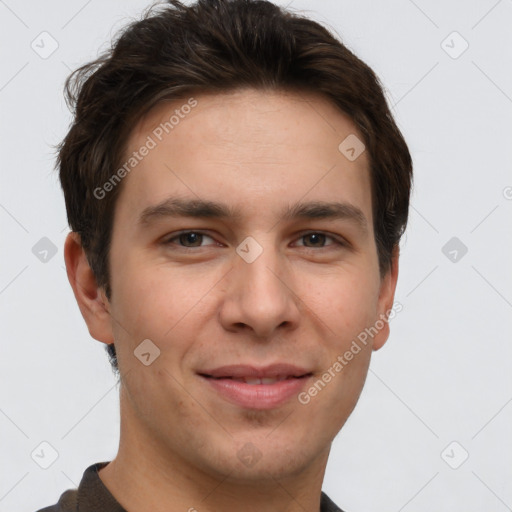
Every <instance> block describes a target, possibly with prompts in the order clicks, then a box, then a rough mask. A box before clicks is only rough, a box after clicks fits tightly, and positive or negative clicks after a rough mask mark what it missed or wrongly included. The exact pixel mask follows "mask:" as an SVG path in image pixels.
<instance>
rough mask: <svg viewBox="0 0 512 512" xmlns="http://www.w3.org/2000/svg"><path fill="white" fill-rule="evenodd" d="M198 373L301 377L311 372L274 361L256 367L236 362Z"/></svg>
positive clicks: (261, 377) (232, 375) (257, 376)
mask: <svg viewBox="0 0 512 512" xmlns="http://www.w3.org/2000/svg"><path fill="white" fill-rule="evenodd" d="M197 373H199V374H200V375H208V376H210V377H216V378H220V377H234V378H241V377H254V378H260V379H263V378H265V377H279V376H281V375H286V376H292V377H302V376H304V375H307V374H309V373H311V371H310V370H307V369H306V368H302V367H299V366H294V365H291V364H287V363H275V364H271V365H268V366H262V367H259V368H258V367H256V366H252V365H248V364H236V365H234V364H233V365H227V366H220V367H219V368H212V369H210V370H201V371H200V372H197Z"/></svg>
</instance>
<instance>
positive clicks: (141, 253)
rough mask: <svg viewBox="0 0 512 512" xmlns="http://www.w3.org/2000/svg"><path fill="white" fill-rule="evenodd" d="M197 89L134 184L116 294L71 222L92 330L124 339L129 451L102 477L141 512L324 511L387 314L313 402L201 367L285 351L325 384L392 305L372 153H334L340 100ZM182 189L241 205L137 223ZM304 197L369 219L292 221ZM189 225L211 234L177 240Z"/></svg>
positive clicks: (347, 123)
mask: <svg viewBox="0 0 512 512" xmlns="http://www.w3.org/2000/svg"><path fill="white" fill-rule="evenodd" d="M195 99H196V100H197V101H198V105H197V106H196V107H195V108H194V109H193V110H192V112H191V113H190V114H188V115H187V116H185V117H184V119H181V120H180V122H179V124H178V125H177V126H175V128H174V129H173V130H172V132H170V133H169V134H168V135H166V136H165V137H164V138H163V140H162V141H161V142H160V143H159V144H158V145H157V147H155V148H154V149H152V150H151V151H150V152H149V154H148V155H147V156H146V157H145V158H144V159H143V160H142V161H141V162H140V163H139V164H138V165H137V167H136V168H135V169H134V170H133V171H132V172H131V173H130V174H129V175H128V176H127V177H125V178H124V180H123V182H122V187H123V188H122V191H121V194H120V196H119V198H118V202H117V205H116V210H115V217H114V227H113V233H112V246H111V252H110V268H111V285H112V296H111V300H107V298H106V296H105V294H104V292H103V290H102V289H100V288H98V286H97V285H96V280H95V278H94V275H93V273H92V271H91V269H90V267H89V265H88V264H87V260H86V258H85V255H84V252H83V250H82V248H81V246H80V240H79V238H78V237H77V235H76V234H74V233H71V234H69V236H68V238H67V240H66V244H65V260H66V267H67V271H68V276H69V280H70V283H71V285H72V287H73V290H74V293H75V296H76V299H77V302H78V305H79V307H80V309H81V312H82V314H83V317H84V319H85V321H86V323H87V325H88V328H89V332H90V334H91V335H92V337H93V338H95V339H96V340H99V341H101V342H104V343H112V342H113V341H114V340H115V342H116V348H117V354H118V360H119V366H120V370H121V387H120V404H121V438H120V446H119V452H118V454H117V456H116V458H115V459H114V460H113V461H112V462H111V463H110V464H108V465H107V466H106V467H105V468H104V469H102V470H101V471H100V473H99V475H100V478H101V480H102V481H103V483H104V484H105V485H106V487H107V488H108V489H109V490H110V492H111V493H112V494H113V495H114V497H115V498H116V499H117V501H119V502H120V503H121V505H123V506H124V507H125V508H126V509H127V510H129V511H130V512H138V511H140V512H142V511H145V510H154V511H162V512H163V511H166V512H169V511H178V510H179V511H183V510H190V509H196V510H198V511H200V512H207V511H216V512H221V511H226V512H227V511H232V510H246V511H249V512H252V511H261V510H265V511H276V512H277V511H287V512H292V511H299V510H300V511H302V512H303V511H308V512H313V511H315V512H318V510H319V507H320V491H321V486H322V481H323V476H324V472H325V467H326V464H327V459H328V455H329V451H330V447H331V443H332V441H333V439H334V437H335V436H336V434H337V433H338V432H339V430H340V429H341V428H342V426H343V425H344V423H345V422H346V420H347V418H348V416H349V415H350V414H351V412H352V410H353V408H354V406H355V404H356V402H357V400H358V398H359V395H360V393H361V390H362V388H363V385H364V382H365V379H366V375H367V371H368V365H369V362H370V357H371V353H372V351H373V350H378V349H379V348H380V347H382V345H383V344H384V343H385V341H386V340H387V338H388V335H389V326H388V324H387V323H385V325H384V327H383V328H382V329H381V330H380V331H379V332H378V334H377V335H375V336H374V338H373V339H369V342H368V344H367V345H366V346H362V350H361V351H360V352H359V353H358V354H357V355H355V356H354V358H353V359H352V360H351V361H350V362H349V363H348V364H347V365H346V366H345V367H344V368H343V370H342V371H341V372H339V373H338V374H336V377H334V378H333V379H332V381H331V382H330V383H329V384H327V385H326V386H325V388H324V389H323V390H322V391H321V392H319V393H318V395H317V396H315V397H313V398H312V399H311V401H310V402H309V403H308V404H307V405H303V404H301V403H299V401H298V400H297V399H296V397H294V398H293V399H291V400H289V401H288V402H287V403H285V404H284V405H282V406H279V407H277V408H275V409H271V410H255V409H246V408H242V407H239V406H236V405H234V404H232V403H229V402H227V401H225V400H224V399H223V398H221V397H219V396H218V395H217V394H216V393H215V392H214V390H212V389H210V386H209V385H208V383H207V382H205V381H204V380H203V379H201V378H200V377H199V376H198V375H197V373H196V372H197V371H199V370H200V369H206V368H211V367H219V366H222V365H225V364H241V363H247V364H253V365H256V366H262V365H266V364H271V363H274V362H281V361H284V362H287V363H293V364H296V365H298V366H301V367H305V368H308V369H310V370H311V371H312V372H313V373H314V378H313V381H316V380H317V379H318V378H319V377H320V376H321V375H322V374H323V373H324V372H325V371H326V370H327V369H328V368H329V367H332V365H333V363H334V362H335V361H336V359H337V357H338V356H339V355H342V354H344V353H345V352H346V350H348V349H349V347H350V345H351V343H352V341H353V340H354V339H356V337H357V336H358V334H359V333H361V332H362V331H364V329H365V328H367V327H370V326H372V325H374V324H375V323H376V321H377V320H378V319H379V318H381V317H380V316H379V315H384V314H386V313H387V312H389V311H390V309H391V308H392V305H393V299H394V293H395V287H396V282H397V277H398V249H397V250H395V252H394V255H393V264H392V267H391V269H390V271H389V272H388V273H387V274H386V275H384V276H380V275H379V267H378V258H377V249H376V245H375V239H374V232H373V217H372V207H371V189H370V174H369V160H368V155H367V154H366V152H363V153H362V154H361V156H359V157H358V158H357V159H356V160H355V161H353V162H351V161H349V160H348V159H347V158H346V157H345V156H344V155H343V154H342V153H341V152H340V151H339V150H338V146H339V144H340V143H341V141H343V140H344V139H345V137H347V136H348V135H350V134H356V135H358V131H357V129H356V127H355V125H354V124H353V122H352V121H351V120H350V118H349V117H348V116H346V115H344V114H343V113H341V112H340V111H339V110H338V109H337V108H335V106H333V105H332V104H331V103H330V102H328V101H327V100H325V99H324V98H322V97H320V96H316V95H312V94H300V95H299V94H297V93H285V92H282V91H281V92H261V91H255V90H251V89H245V90H239V91H236V92H234V93H229V94H222V95H206V94H204V95H197V96H195ZM184 103H186V100H184V101H181V100H180V101H175V102H166V103H162V104H160V105H158V106H157V107H155V108H154V109H153V110H152V111H150V112H149V113H148V114H147V115H146V116H145V117H144V118H143V119H142V120H141V121H140V122H139V123H138V125H137V126H135V127H134V130H133V132H132V134H131V136H130V139H129V141H128V145H127V155H129V154H130V153H131V152H132V151H135V150H137V149H138V148H140V147H141V145H143V144H144V142H145V141H146V137H147V136H148V134H151V132H152V130H154V129H155V127H157V126H158V125H159V124H160V123H161V122H162V121H165V120H167V119H169V117H170V115H171V114H172V113H173V111H174V109H176V108H179V107H180V106H181V105H183V104H184ZM359 138H360V139H361V140H362V137H361V136H359ZM176 195H178V196H179V197H181V198H190V199H204V200H211V201H221V202H224V203H226V204H227V205H229V206H232V207H237V208H239V209H240V215H239V216H238V217H233V218H226V219H208V218H207V219H204V218H187V217H177V218H174V217H162V218H158V219H153V222H152V223H150V224H148V225H145V226H142V225H140V224H139V223H138V218H139V216H140V214H141V212H142V211H143V210H144V209H145V208H147V207H149V206H152V205H155V204H158V203H160V202H161V201H163V200H165V199H166V198H168V197H170V196H176ZM304 201H338V202H339V201H342V202H346V203H350V204H351V205H353V206H356V207H357V208H359V209H360V210H361V211H362V213H363V214H364V217H365V218H366V221H367V227H368V229H367V231H366V232H365V231H364V230H362V229H361V228H360V227H359V225H358V224H357V223H356V222H354V221H352V220H350V219H335V220H332V219H313V220H311V219H300V218H299V219H292V220H286V221H285V220H283V217H282V213H281V212H282V209H283V208H286V207H288V206H290V205H293V204H295V203H296V202H304ZM187 229H188V230H191V231H193V230H200V232H202V233H204V234H205V235H207V236H205V237H203V238H202V241H200V242H197V241H196V243H192V242H190V238H188V239H187V238H186V237H185V238H186V239H185V241H181V242H180V239H179V238H174V239H173V241H171V243H167V244H166V243H165V242H169V239H170V238H172V237H173V236H174V237H176V233H179V232H180V231H181V230H187ZM305 231H306V232H308V231H309V232H316V233H320V234H328V235H329V236H327V238H322V236H320V237H318V236H317V237H313V238H311V236H310V237H306V236H304V232H305ZM247 236H252V237H253V238H254V239H255V240H256V241H257V242H258V243H259V245H260V246H261V247H262V248H263V252H262V254H261V255H260V256H259V257H258V258H257V259H256V260H255V261H254V262H253V263H247V262H246V261H244V260H243V259H242V258H241V257H240V256H239V255H238V254H237V253H236V251H235V249H236V248H237V246H238V245H239V244H240V243H241V242H242V240H244V238H246V237H247ZM330 236H332V237H333V238H329V237H330ZM334 237H338V238H339V239H340V240H342V241H344V243H345V245H338V244H337V243H336V240H337V238H334ZM199 239H200V238H199ZM200 240H201V239H200ZM187 242H188V245H189V246H190V247H191V249H188V252H186V250H185V249H184V248H183V245H184V244H187ZM180 243H181V245H180ZM145 339H150V340H152V342H153V343H154V344H155V345H156V346H158V348H159V349H160V356H159V357H158V358H157V359H156V360H155V361H154V362H153V363H152V364H150V365H149V366H145V365H143V364H142V363H141V362H140V361H139V359H137V358H136V357H134V355H133V352H134V350H135V349H136V347H137V346H138V345H139V344H140V343H141V341H142V340H145ZM306 390H307V388H306ZM246 443H252V445H253V446H255V447H256V448H257V450H258V451H259V453H260V454H261V458H260V459H259V461H258V462H257V463H255V464H254V465H252V466H251V467H247V466H246V465H244V464H243V463H242V462H241V460H240V459H239V458H238V457H237V452H238V450H240V449H241V448H242V447H243V446H244V445H245V444H246Z"/></svg>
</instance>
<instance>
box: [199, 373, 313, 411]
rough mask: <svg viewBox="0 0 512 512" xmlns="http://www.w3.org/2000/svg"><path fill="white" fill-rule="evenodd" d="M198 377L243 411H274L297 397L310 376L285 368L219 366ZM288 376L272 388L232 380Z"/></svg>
mask: <svg viewBox="0 0 512 512" xmlns="http://www.w3.org/2000/svg"><path fill="white" fill-rule="evenodd" d="M198 375H199V377H200V378H201V379H202V380H203V381H204V382H205V383H206V384H207V385H208V386H209V387H210V389H213V390H214V391H215V392H216V394H217V395H219V396H221V397H222V398H223V399H224V400H227V401H228V402H230V403H232V404H234V405H238V406H239V407H243V408H246V409H260V410H268V409H274V408H277V407H279V406H281V405H283V404H285V403H286V402H287V401H289V400H290V399H291V398H292V397H294V396H297V395H298V394H299V393H300V391H301V390H302V389H303V388H304V386H305V385H306V383H307V382H308V381H309V379H310V378H311V376H312V372H308V370H306V369H304V368H299V367H297V366H293V365H289V364H283V363H279V364H273V365H270V366H266V367H264V368H256V367H254V366H250V365H236V366H235V365H231V366H222V367H220V368H215V369H211V370H205V371H201V372H198ZM283 376H288V377H291V378H287V379H285V380H281V381H276V382H274V383H272V384H247V383H245V382H240V381H237V380H233V378H232V377H234V378H242V377H250V378H266V377H267V378H268V377H283Z"/></svg>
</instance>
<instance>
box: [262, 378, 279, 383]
mask: <svg viewBox="0 0 512 512" xmlns="http://www.w3.org/2000/svg"><path fill="white" fill-rule="evenodd" d="M274 382H277V380H276V379H275V377H264V378H263V379H261V383H262V384H274Z"/></svg>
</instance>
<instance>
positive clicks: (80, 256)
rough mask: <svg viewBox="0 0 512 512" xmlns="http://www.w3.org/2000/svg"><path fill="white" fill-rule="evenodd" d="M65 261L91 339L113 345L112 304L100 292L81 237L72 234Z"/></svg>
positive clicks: (66, 248) (67, 240) (65, 247)
mask: <svg viewBox="0 0 512 512" xmlns="http://www.w3.org/2000/svg"><path fill="white" fill-rule="evenodd" d="M64 260H65V262H66V272H67V274H68V279H69V283H70V284H71V288H73V293H74V294H75V298H76V301H77V303H78V307H79V308H80V312H81V313H82V316H83V317H84V320H85V323H86V324H87V327H88V329H89V333H90V335H91V336H92V337H93V338H94V339H96V340H98V341H102V342H103V343H107V344H109V343H113V342H114V336H113V333H112V324H111V318H110V313H109V302H108V299H107V298H106V295H105V293H104V291H103V289H101V288H98V285H97V281H96V277H95V276H94V273H93V271H92V269H91V267H90V266H89V262H88V261H87V257H86V255H85V252H84V250H83V248H82V243H81V240H80V235H79V234H78V233H76V232H71V233H69V234H68V236H67V237H66V242H65V244H64Z"/></svg>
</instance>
